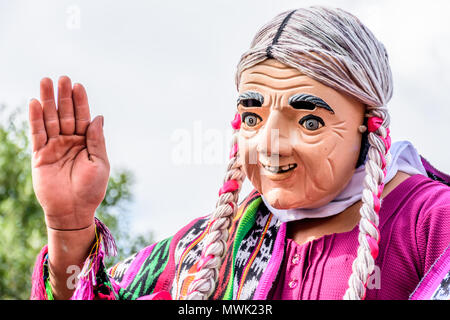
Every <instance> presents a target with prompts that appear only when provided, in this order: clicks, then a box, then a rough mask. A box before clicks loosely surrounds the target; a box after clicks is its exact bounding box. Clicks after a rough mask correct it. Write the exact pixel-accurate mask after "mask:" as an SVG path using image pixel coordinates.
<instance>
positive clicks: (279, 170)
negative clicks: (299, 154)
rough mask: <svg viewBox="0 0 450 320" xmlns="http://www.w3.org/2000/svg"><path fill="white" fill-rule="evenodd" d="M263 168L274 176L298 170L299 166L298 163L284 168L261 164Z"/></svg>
mask: <svg viewBox="0 0 450 320" xmlns="http://www.w3.org/2000/svg"><path fill="white" fill-rule="evenodd" d="M261 165H262V167H263V168H264V169H265V170H267V171H269V172H270V173H272V174H281V173H286V172H289V171H292V170H294V169H295V168H297V164H296V163H290V164H287V165H284V166H269V165H265V164H263V163H261Z"/></svg>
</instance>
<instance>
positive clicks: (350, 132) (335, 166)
mask: <svg viewBox="0 0 450 320" xmlns="http://www.w3.org/2000/svg"><path fill="white" fill-rule="evenodd" d="M238 112H239V113H240V115H241V119H242V124H241V129H240V135H239V150H240V161H241V162H242V166H243V170H244V172H245V174H246V175H247V177H248V178H249V180H250V181H251V182H252V184H253V186H254V187H255V188H256V189H257V190H258V191H259V192H260V193H261V194H262V195H263V196H264V198H265V199H266V201H268V202H269V203H270V205H271V206H272V207H274V208H277V209H291V208H318V207H321V206H323V205H325V204H327V203H328V202H330V201H331V200H333V199H334V198H335V197H336V196H337V195H338V194H339V193H340V192H341V191H342V190H343V189H344V187H345V186H346V185H347V183H348V182H349V181H350V179H351V177H352V175H353V173H354V171H355V165H356V163H357V160H358V156H359V152H360V147H361V132H360V131H359V127H360V126H361V125H362V124H363V121H364V112H365V108H364V105H363V104H362V103H361V102H358V101H357V100H355V99H354V98H352V97H350V96H348V95H345V94H343V93H340V92H338V91H336V90H334V89H332V88H330V87H327V86H325V85H323V84H321V83H319V82H318V81H315V80H313V79H312V78H310V77H308V76H306V75H305V74H302V73H301V72H300V71H299V70H297V69H294V68H292V67H289V66H286V65H284V64H282V63H280V62H278V61H276V60H274V59H267V60H264V61H263V62H260V63H259V64H257V65H255V66H253V67H251V68H248V69H246V70H245V71H244V72H243V73H242V76H241V79H240V83H239V98H238Z"/></svg>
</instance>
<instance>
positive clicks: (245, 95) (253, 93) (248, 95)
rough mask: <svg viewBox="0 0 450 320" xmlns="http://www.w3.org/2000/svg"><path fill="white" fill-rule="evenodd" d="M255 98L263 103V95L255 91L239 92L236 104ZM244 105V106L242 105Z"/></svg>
mask: <svg viewBox="0 0 450 320" xmlns="http://www.w3.org/2000/svg"><path fill="white" fill-rule="evenodd" d="M252 99H254V100H256V101H258V102H259V103H260V104H261V105H260V106H262V105H263V104H264V97H263V95H262V94H261V93H259V92H256V91H246V92H244V93H241V94H240V95H239V97H238V98H237V104H240V103H241V102H243V101H245V100H252ZM260 106H253V107H260ZM244 107H245V106H244Z"/></svg>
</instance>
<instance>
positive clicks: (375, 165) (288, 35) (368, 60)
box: [187, 6, 393, 299]
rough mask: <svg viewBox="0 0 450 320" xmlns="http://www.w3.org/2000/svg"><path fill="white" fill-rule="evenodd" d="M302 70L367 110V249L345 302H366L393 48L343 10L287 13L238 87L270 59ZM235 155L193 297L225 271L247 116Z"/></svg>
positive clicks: (242, 66) (245, 62)
mask: <svg viewBox="0 0 450 320" xmlns="http://www.w3.org/2000/svg"><path fill="white" fill-rule="evenodd" d="M266 59H276V60H277V61H279V62H281V63H283V64H285V65H288V66H290V67H293V68H296V69H297V70H299V71H300V72H302V73H303V74H305V75H307V76H309V77H310V78H312V79H314V80H316V81H319V82H321V83H322V84H324V85H326V86H328V87H331V88H333V89H335V90H337V91H339V92H342V93H344V94H347V95H350V96H351V97H353V98H355V99H356V100H358V101H359V102H362V103H363V104H364V105H365V106H366V119H365V124H367V132H365V133H363V142H362V145H361V150H360V156H359V160H358V164H362V163H364V161H365V171H366V176H365V179H364V189H363V191H362V206H361V208H360V215H361V219H360V222H359V236H358V241H359V247H358V251H357V256H356V258H355V260H354V262H353V265H352V274H351V276H350V278H349V282H348V284H349V288H348V289H347V291H346V293H345V295H344V299H364V297H365V293H366V286H367V282H368V279H369V276H370V275H371V273H372V272H373V271H374V267H375V259H376V257H377V255H378V244H379V241H380V233H379V230H378V222H379V219H378V213H379V210H380V206H381V193H382V191H383V187H384V185H383V179H384V177H385V175H386V166H387V164H388V162H389V159H390V155H389V148H390V145H391V139H390V136H389V123H390V118H389V113H388V110H387V108H386V104H387V102H388V101H389V100H390V99H391V97H392V91H393V89H392V87H393V83H392V73H391V69H390V66H389V61H388V55H387V52H386V49H385V47H384V46H383V44H382V43H381V42H379V41H378V40H377V39H376V38H375V36H374V35H373V34H372V32H371V31H370V30H369V29H368V28H367V27H366V26H364V25H363V24H362V23H361V22H360V21H359V19H358V18H356V17H355V16H353V15H352V14H350V13H348V12H346V11H344V10H342V9H335V8H329V7H323V6H313V7H309V8H302V9H298V10H294V11H292V10H291V11H286V12H283V13H281V14H279V15H277V16H276V17H275V18H273V19H272V20H271V21H269V22H268V23H267V24H265V25H264V26H263V27H262V28H261V29H260V30H259V31H258V32H257V34H256V36H255V37H254V39H253V41H252V43H251V46H250V49H249V50H248V51H247V52H245V53H244V54H243V55H242V56H241V59H240V62H239V64H238V66H237V72H236V86H237V87H238V86H239V82H240V77H241V74H242V72H243V71H244V70H246V69H248V68H251V67H253V66H254V65H256V64H258V63H260V62H262V61H264V60H266ZM232 126H233V129H234V133H233V138H232V139H233V141H232V151H231V154H230V161H229V163H228V167H227V172H226V175H225V179H224V185H223V187H222V188H221V189H220V191H219V200H218V201H217V204H216V209H215V211H214V212H213V214H212V215H211V218H210V221H209V228H210V229H209V231H208V235H207V236H206V238H205V240H204V247H203V252H202V255H201V258H200V260H199V261H198V263H197V273H196V275H195V278H194V280H193V282H192V283H191V285H190V287H189V290H188V296H187V299H207V298H208V297H209V296H210V295H211V294H212V293H213V292H214V289H215V283H216V280H217V276H218V269H219V267H220V265H221V263H222V257H223V255H224V253H225V249H226V244H225V243H226V240H227V238H228V231H227V228H228V226H229V224H230V222H231V219H232V217H233V215H234V214H235V212H236V209H237V208H236V204H237V201H238V196H239V191H240V188H241V185H242V182H243V180H244V179H245V175H244V173H243V171H242V169H241V167H240V165H239V161H238V155H239V152H238V145H237V137H238V133H239V128H240V117H239V114H237V115H236V118H235V119H234V120H233V122H232Z"/></svg>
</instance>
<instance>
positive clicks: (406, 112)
mask: <svg viewBox="0 0 450 320" xmlns="http://www.w3.org/2000/svg"><path fill="white" fill-rule="evenodd" d="M313 4H326V5H332V6H336V7H341V8H343V9H346V10H348V11H350V12H351V13H353V14H355V15H356V16H358V17H359V18H360V19H361V20H362V21H363V23H365V24H366V25H367V26H368V27H369V28H370V29H371V30H372V31H373V32H374V33H375V35H376V36H377V38H378V39H379V40H381V41H382V42H383V43H384V44H385V46H386V48H387V50H388V53H389V56H390V61H391V67H392V70H393V75H394V97H393V99H392V100H391V102H390V103H389V107H390V110H391V111H390V112H391V117H392V122H391V134H392V138H393V140H394V141H396V140H403V139H407V140H410V141H411V142H412V143H413V144H414V145H415V146H416V148H417V149H418V150H419V152H420V153H421V154H422V155H423V156H425V157H426V158H427V159H428V160H430V161H431V162H432V164H434V165H435V166H436V167H437V168H439V169H441V170H442V171H445V172H450V148H449V147H448V146H449V143H448V140H449V138H450V134H449V133H450V130H449V119H450V97H449V90H450V58H449V55H448V52H449V51H450V50H449V49H450V41H449V40H450V19H448V12H449V10H450V1H447V0H442V1H438V0H433V1H422V0H421V1H411V0H409V1H400V0H396V1H380V0H376V1H370V0H365V1H357V0H353V1H352V0H347V1H344V0H342V1H337V0H336V1H306V0H303V1H280V0H278V1H276V0H272V1H269V0H265V1H262V0H252V1H250V0H247V1H246V0H241V1H239V2H238V1H208V0H204V1H195V0H193V1H182V0H179V1H168V0H165V1H126V2H125V1H121V2H120V3H119V2H113V1H87V0H86V1H79V0H78V1H77V0H72V1H64V0H60V1H56V0H54V1H31V0H30V1H25V0H21V1H4V0H0V61H1V63H0V103H6V104H7V105H9V106H19V105H25V104H26V102H27V101H28V100H29V99H30V98H31V97H39V80H40V79H41V78H42V77H44V76H49V77H51V78H53V79H54V80H57V78H58V77H59V76H60V75H63V74H65V75H68V76H70V77H71V78H72V81H73V82H81V83H83V84H84V85H85V86H86V88H87V91H88V96H89V101H90V105H91V111H92V114H93V116H95V115H99V114H102V115H104V117H105V134H106V137H107V146H108V154H109V158H110V162H111V166H112V169H113V170H114V169H118V168H128V169H130V170H132V171H133V172H134V174H135V176H136V183H135V185H134V189H133V190H134V203H133V205H132V206H131V207H130V208H129V210H128V211H127V214H128V216H129V219H130V221H131V223H132V228H133V230H134V231H136V232H143V231H146V230H152V231H154V232H155V235H156V238H157V240H160V239H162V238H165V237H167V236H170V235H172V234H173V233H175V232H176V231H177V230H178V229H180V228H181V227H182V226H184V225H185V224H186V223H188V222H189V221H191V220H192V219H194V218H196V217H198V216H200V215H205V214H207V213H208V212H210V211H211V210H212V209H213V208H214V205H215V202H216V200H217V192H218V189H219V188H220V184H221V181H222V179H223V174H224V172H225V163H226V162H225V161H226V154H227V153H228V150H227V149H228V144H229V141H228V140H229V135H226V134H227V132H228V130H229V122H230V121H231V120H232V118H233V115H234V112H235V101H236V89H235V86H234V72H235V68H236V65H237V62H238V60H239V57H240V55H241V54H242V53H243V52H244V51H245V50H246V49H247V48H248V46H249V44H250V41H251V39H252V38H253V36H254V34H255V33H256V31H257V29H258V28H259V27H260V26H261V25H262V24H264V23H265V22H267V21H268V20H269V19H271V18H272V17H274V16H275V15H276V14H278V13H280V12H281V11H284V10H287V9H294V8H297V7H300V6H308V5H313ZM77 11H79V16H78V15H77ZM77 17H78V18H79V19H78V20H77ZM199 126H201V128H200V129H199ZM177 130H187V131H188V132H191V133H192V134H194V132H195V130H201V132H203V133H204V134H206V133H205V132H206V131H207V130H210V131H211V130H219V131H220V132H221V133H222V136H223V137H225V136H226V139H225V138H224V139H223V142H222V144H223V150H224V161H222V163H221V164H205V163H203V164H195V163H191V164H184V165H176V164H175V163H174V161H173V159H172V152H173V148H174V145H175V144H174V141H173V140H171V137H172V135H173V134H174V132H176V131H177ZM206 135H207V134H206ZM200 138H202V139H204V141H203V147H208V146H209V147H211V142H210V140H209V142H208V140H207V139H208V138H207V137H205V135H203V136H200ZM194 139H195V138H194ZM250 188H251V186H250V185H249V184H248V183H247V184H246V185H245V186H244V191H249V190H250Z"/></svg>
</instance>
